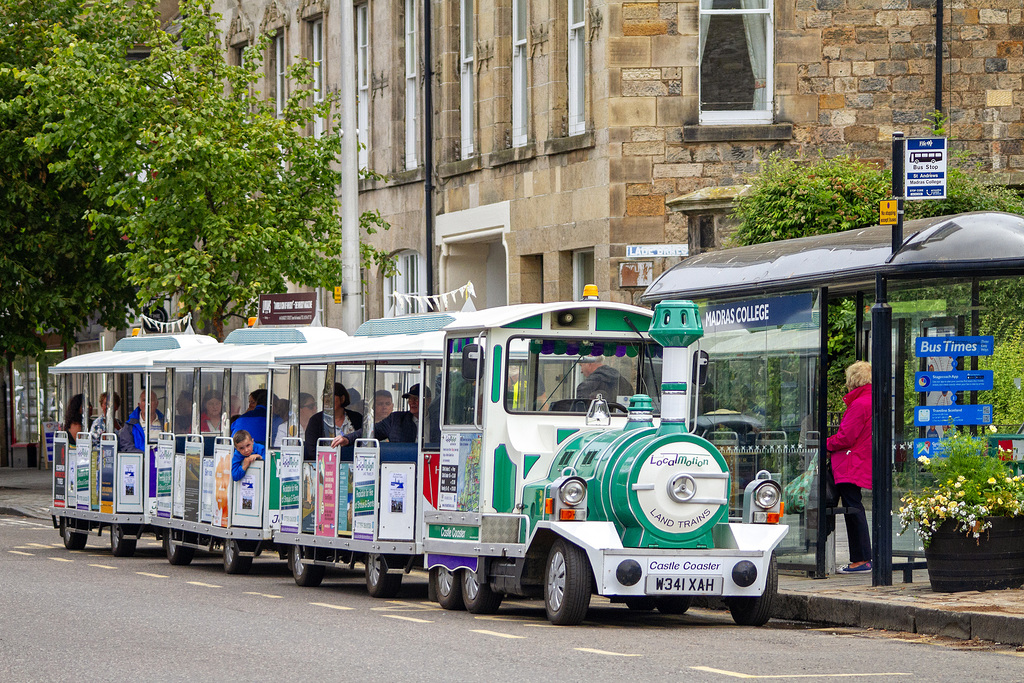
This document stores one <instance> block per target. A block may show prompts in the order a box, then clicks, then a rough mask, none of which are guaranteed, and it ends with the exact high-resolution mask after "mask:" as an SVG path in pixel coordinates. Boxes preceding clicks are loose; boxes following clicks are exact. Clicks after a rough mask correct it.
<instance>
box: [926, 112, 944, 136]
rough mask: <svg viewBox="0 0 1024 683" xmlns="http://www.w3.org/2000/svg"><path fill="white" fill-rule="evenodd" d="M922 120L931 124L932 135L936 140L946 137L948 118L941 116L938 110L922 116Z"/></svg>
mask: <svg viewBox="0 0 1024 683" xmlns="http://www.w3.org/2000/svg"><path fill="white" fill-rule="evenodd" d="M924 120H925V121H926V122H927V123H929V124H931V127H932V135H934V136H935V137H937V138H944V137H946V126H948V125H949V116H947V115H946V114H943V113H942V112H941V111H939V110H938V109H933V110H932V111H930V112H928V113H927V114H925V115H924Z"/></svg>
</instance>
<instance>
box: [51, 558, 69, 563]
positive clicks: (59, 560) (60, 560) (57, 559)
mask: <svg viewBox="0 0 1024 683" xmlns="http://www.w3.org/2000/svg"><path fill="white" fill-rule="evenodd" d="M49 559H51V560H53V561H54V562H74V560H69V559H68V558H66V557H51V558H49Z"/></svg>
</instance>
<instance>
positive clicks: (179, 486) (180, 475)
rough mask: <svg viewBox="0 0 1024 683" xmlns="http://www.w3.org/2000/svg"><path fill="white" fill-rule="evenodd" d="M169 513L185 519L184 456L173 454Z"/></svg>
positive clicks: (182, 454)
mask: <svg viewBox="0 0 1024 683" xmlns="http://www.w3.org/2000/svg"><path fill="white" fill-rule="evenodd" d="M171 513H172V514H173V515H174V516H175V517H176V518H178V519H184V518H185V454H184V453H175V454H174V487H173V490H172V493H171Z"/></svg>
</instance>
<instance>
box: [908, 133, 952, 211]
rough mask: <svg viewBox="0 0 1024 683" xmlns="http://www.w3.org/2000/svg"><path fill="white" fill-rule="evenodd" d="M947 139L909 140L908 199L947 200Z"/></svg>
mask: <svg viewBox="0 0 1024 683" xmlns="http://www.w3.org/2000/svg"><path fill="white" fill-rule="evenodd" d="M946 152H947V149H946V138H907V148H906V153H905V154H906V157H905V158H904V168H905V169H906V184H905V186H904V187H906V193H907V199H945V198H946Z"/></svg>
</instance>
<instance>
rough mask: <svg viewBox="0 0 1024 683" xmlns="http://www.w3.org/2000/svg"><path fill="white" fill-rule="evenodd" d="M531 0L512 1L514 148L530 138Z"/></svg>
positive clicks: (522, 144)
mask: <svg viewBox="0 0 1024 683" xmlns="http://www.w3.org/2000/svg"><path fill="white" fill-rule="evenodd" d="M529 13H530V5H529V0H512V146H513V147H523V146H525V145H526V142H527V139H528V137H529V121H530V112H529V100H528V92H529V67H528V65H527V55H526V46H527V38H526V35H527V29H528V27H529V25H530V21H529V16H530V14H529Z"/></svg>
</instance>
